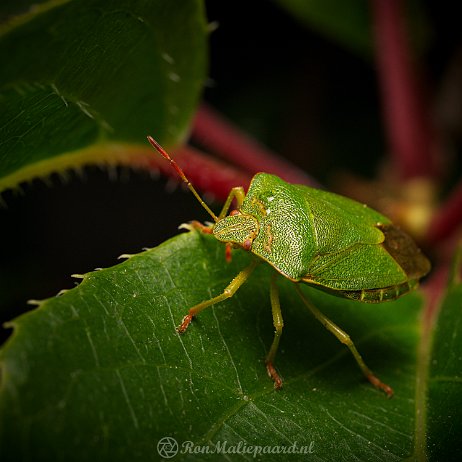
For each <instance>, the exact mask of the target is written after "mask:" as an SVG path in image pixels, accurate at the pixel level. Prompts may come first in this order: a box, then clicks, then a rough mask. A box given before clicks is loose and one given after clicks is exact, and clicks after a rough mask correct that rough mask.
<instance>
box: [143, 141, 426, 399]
mask: <svg viewBox="0 0 462 462" xmlns="http://www.w3.org/2000/svg"><path fill="white" fill-rule="evenodd" d="M148 140H149V142H150V143H151V145H152V146H153V147H154V148H155V149H156V150H157V151H158V152H159V153H160V154H161V155H162V156H163V157H164V158H165V159H166V160H168V161H169V162H170V164H171V165H172V167H173V168H174V169H175V170H176V172H177V173H178V175H179V176H180V177H181V179H182V180H183V181H184V182H185V183H186V185H187V186H188V188H189V189H190V190H191V192H192V193H193V194H194V196H195V197H196V198H197V200H198V201H199V203H200V204H201V205H202V207H204V208H205V210H206V211H207V212H208V213H209V215H210V216H211V217H212V218H213V221H214V224H213V225H211V226H205V225H202V224H201V223H199V222H193V226H194V227H195V228H198V229H200V230H202V231H203V232H206V233H210V234H213V236H215V238H216V239H218V240H219V241H221V242H223V243H225V244H226V250H227V252H226V254H227V256H229V255H230V250H231V248H241V249H244V250H246V251H248V252H251V253H252V254H253V255H254V257H255V258H253V259H252V262H251V264H250V265H249V266H248V267H246V268H244V269H243V270H242V271H241V272H240V273H239V274H237V276H236V277H235V278H234V279H233V280H232V281H231V282H230V284H229V285H228V286H227V287H226V288H225V289H224V291H223V293H222V294H221V295H218V296H217V297H213V298H211V299H210V300H206V301H203V302H201V303H199V304H197V305H195V306H193V307H192V308H190V309H189V312H188V314H187V315H186V316H185V317H184V318H183V321H182V323H181V324H180V326H179V327H178V329H177V330H178V332H179V333H184V332H185V331H186V329H187V328H188V326H189V324H190V323H191V321H192V319H193V318H194V316H196V315H197V314H199V313H200V312H201V311H202V310H204V309H205V308H207V307H209V306H211V305H214V304H215V303H218V302H221V301H223V300H225V299H227V298H230V297H232V296H233V295H234V294H235V293H236V291H237V290H238V289H239V287H240V286H241V285H242V284H243V283H244V282H245V281H246V280H247V279H248V278H249V276H250V275H251V273H252V271H253V270H254V269H255V267H256V266H257V265H258V263H261V262H266V263H268V264H269V265H271V266H272V267H273V268H274V269H275V273H274V276H273V277H272V278H271V283H270V300H271V308H272V313H273V323H274V327H275V334H274V339H273V343H272V345H271V347H270V350H269V352H268V354H267V356H266V360H265V363H266V369H267V372H268V375H269V376H270V377H271V378H272V380H273V381H274V387H275V388H276V389H279V388H281V386H282V380H281V378H280V376H279V374H278V373H277V371H276V369H275V367H274V359H275V356H276V352H277V349H278V345H279V339H280V337H281V333H282V328H283V320H282V313H281V308H280V303H279V295H278V289H277V285H276V276H277V275H282V276H284V277H286V278H287V279H289V280H291V281H293V282H294V283H301V282H303V283H306V284H309V285H311V286H314V287H316V288H319V289H322V290H325V291H327V292H329V293H331V294H334V295H337V296H340V297H344V298H349V299H353V300H358V301H361V302H366V303H380V302H384V301H388V300H395V299H397V298H398V297H400V296H401V295H404V294H406V293H408V292H409V291H411V290H413V289H415V288H416V287H417V286H418V283H419V279H420V278H422V277H423V276H424V275H425V274H427V273H428V272H429V271H430V263H429V261H428V260H427V258H426V257H425V256H424V255H423V254H422V253H421V251H420V249H419V248H418V247H417V246H416V244H415V243H414V241H413V240H412V239H411V238H410V237H409V236H408V235H407V234H406V233H404V232H403V231H401V230H400V229H399V228H397V227H396V226H394V225H393V224H392V222H391V221H390V220H389V219H388V218H386V217H385V216H383V215H381V214H380V213H378V212H376V211H375V210H372V209H370V208H368V207H367V206H365V205H363V204H360V203H358V202H356V201H354V200H352V199H348V198H346V197H343V196H339V195H337V194H333V193H329V192H326V191H322V190H319V189H314V188H310V187H308V186H302V185H295V184H290V183H287V182H285V181H283V180H281V179H280V178H279V177H277V176H275V175H270V174H267V173H257V174H256V175H255V176H254V177H253V179H252V181H251V183H250V186H249V189H248V191H247V194H246V193H245V192H244V189H243V188H242V187H235V188H233V189H232V190H231V192H230V193H229V195H228V198H227V200H226V202H225V204H224V206H223V209H222V210H221V212H220V214H219V215H218V216H217V215H215V214H214V213H213V212H212V211H211V210H210V208H209V207H208V205H207V204H206V203H205V202H204V201H203V200H202V198H201V197H200V196H199V194H198V192H197V191H196V190H195V189H194V187H193V186H192V185H191V183H190V182H189V180H188V179H187V177H186V176H185V174H184V172H183V171H182V170H181V168H180V167H179V166H178V164H177V163H176V162H175V161H174V160H173V159H172V158H171V157H170V156H169V155H168V153H167V152H165V150H164V149H163V148H162V147H161V146H160V145H159V144H158V143H157V142H156V141H155V140H154V139H153V138H152V137H150V136H148ZM233 199H235V200H236V203H237V207H236V209H235V210H231V211H230V212H229V213H228V211H229V209H230V208H231V203H232V201H233ZM294 286H295V288H296V291H297V292H298V294H299V295H300V297H301V299H302V301H303V303H304V304H305V305H306V306H307V307H308V309H309V310H310V311H311V313H312V314H313V315H314V316H315V318H316V319H318V321H320V322H321V323H322V324H323V325H324V326H325V327H326V328H327V329H328V330H329V331H330V332H331V333H332V334H334V335H335V336H336V337H337V338H338V339H339V340H340V342H342V343H343V344H345V345H346V346H347V347H348V348H349V349H350V351H351V353H352V355H353V357H354V358H355V360H356V362H357V364H358V366H359V367H360V369H361V370H362V372H363V373H364V375H365V376H366V378H367V379H368V380H369V381H370V382H371V383H372V385H374V386H375V387H376V388H378V389H380V390H382V391H384V392H385V393H386V394H387V395H388V396H389V397H391V396H392V395H393V390H392V388H391V387H390V386H388V385H386V384H385V383H383V382H382V381H381V380H380V379H379V378H378V377H377V376H375V375H374V374H373V372H372V371H371V370H370V369H369V368H368V367H367V366H366V364H365V362H364V360H363V359H362V357H361V355H360V354H359V352H358V351H357V349H356V347H355V345H354V343H353V342H352V340H351V339H350V337H349V336H348V334H346V333H345V332H344V331H343V330H342V329H340V328H339V327H338V326H337V325H336V324H335V323H334V322H332V321H331V320H330V319H329V318H327V317H326V316H325V315H324V314H322V313H321V311H319V309H318V308H317V307H316V306H314V305H313V303H311V302H310V301H309V300H308V299H307V298H306V297H305V296H304V295H303V293H302V291H301V290H300V287H299V286H298V284H295V285H294Z"/></svg>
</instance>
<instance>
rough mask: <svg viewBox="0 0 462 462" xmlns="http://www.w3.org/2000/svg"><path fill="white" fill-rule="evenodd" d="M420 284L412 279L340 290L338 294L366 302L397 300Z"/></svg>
mask: <svg viewBox="0 0 462 462" xmlns="http://www.w3.org/2000/svg"><path fill="white" fill-rule="evenodd" d="M418 285H419V281H417V280H411V281H407V282H403V283H402V284H398V285H395V286H390V287H383V288H381V289H362V290H340V291H338V292H339V294H338V295H340V296H343V297H345V298H350V299H352V300H358V301H360V302H365V303H380V302H386V301H390V300H396V299H397V298H399V297H401V295H404V294H407V293H408V292H410V291H412V290H414V289H416V288H417V286H418Z"/></svg>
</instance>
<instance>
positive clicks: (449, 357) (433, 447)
mask: <svg viewBox="0 0 462 462" xmlns="http://www.w3.org/2000/svg"><path fill="white" fill-rule="evenodd" d="M461 257H462V247H461V249H460V251H459V254H458V258H457V259H456V264H455V267H454V274H453V275H452V277H451V280H450V284H449V289H448V293H447V295H446V297H445V299H444V302H443V306H442V309H441V314H440V316H439V319H438V323H437V325H436V329H435V332H434V335H433V339H432V341H433V344H432V350H431V351H430V352H429V353H430V359H429V376H428V378H429V380H428V411H427V412H426V413H425V414H424V417H426V418H427V420H428V424H427V425H423V429H424V431H425V432H426V435H423V436H426V438H427V439H428V442H427V445H426V446H427V448H428V453H429V460H432V461H440V460H444V461H451V460H454V461H456V460H460V455H461V454H462V441H461V435H462V284H461V276H462V258H461ZM420 441H421V442H422V443H425V441H424V438H423V437H422V438H421V439H420Z"/></svg>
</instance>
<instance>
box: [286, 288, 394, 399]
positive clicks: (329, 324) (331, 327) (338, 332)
mask: <svg viewBox="0 0 462 462" xmlns="http://www.w3.org/2000/svg"><path fill="white" fill-rule="evenodd" d="M295 288H296V290H297V292H298V294H299V295H300V298H301V299H302V301H303V303H304V304H305V305H306V306H307V307H308V309H309V310H310V311H311V313H312V314H313V316H314V317H315V318H316V319H317V320H318V321H319V322H320V323H321V324H322V325H323V326H324V327H325V328H326V329H327V330H328V331H329V332H331V333H332V334H334V335H335V336H336V337H337V338H338V339H339V340H340V342H342V343H343V344H344V345H346V346H347V347H348V348H349V349H350V351H351V353H352V355H353V357H354V358H355V360H356V362H357V363H358V366H359V367H360V369H361V370H362V371H363V374H364V375H365V376H366V378H367V380H369V382H371V383H372V385H374V387H376V388H378V389H379V390H382V391H384V392H385V393H386V394H387V395H388V397H389V398H391V397H392V396H393V389H392V388H391V387H390V386H389V385H387V384H386V383H383V382H382V381H381V380H380V379H379V378H378V377H377V376H375V375H374V373H373V372H372V371H371V370H370V369H369V368H368V367H367V366H366V363H365V362H364V360H363V358H362V357H361V355H360V354H359V352H358V350H357V349H356V347H355V345H354V343H353V341H352V340H351V338H350V336H349V335H348V334H347V333H346V332H345V331H343V330H342V329H340V327H338V326H337V324H335V323H334V322H333V321H331V320H330V319H329V318H328V317H327V316H325V315H324V314H323V313H321V311H319V309H318V308H316V306H314V305H313V303H311V302H310V301H309V300H308V299H307V298H306V297H305V296H304V295H303V292H302V291H301V289H300V287H298V285H296V286H295Z"/></svg>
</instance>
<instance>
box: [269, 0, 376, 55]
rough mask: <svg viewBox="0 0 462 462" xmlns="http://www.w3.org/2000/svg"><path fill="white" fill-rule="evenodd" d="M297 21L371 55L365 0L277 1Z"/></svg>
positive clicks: (364, 53)
mask: <svg viewBox="0 0 462 462" xmlns="http://www.w3.org/2000/svg"><path fill="white" fill-rule="evenodd" d="M277 3H279V4H280V5H281V6H282V7H284V8H286V9H287V10H288V11H290V12H291V13H292V14H293V15H294V16H296V17H297V18H298V19H300V21H302V22H304V23H306V24H307V25H309V26H310V27H313V28H314V29H316V30H318V31H319V32H321V33H323V34H325V35H327V36H328V37H332V38H333V39H334V40H336V41H338V42H340V43H342V44H343V45H345V46H347V47H348V48H350V49H351V50H353V51H355V52H357V53H360V54H362V55H367V56H369V55H371V54H372V40H371V33H372V31H371V19H370V11H369V10H370V5H369V2H368V1H367V0H354V1H351V0H350V1H348V2H344V1H342V0H310V1H306V0H277Z"/></svg>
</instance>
